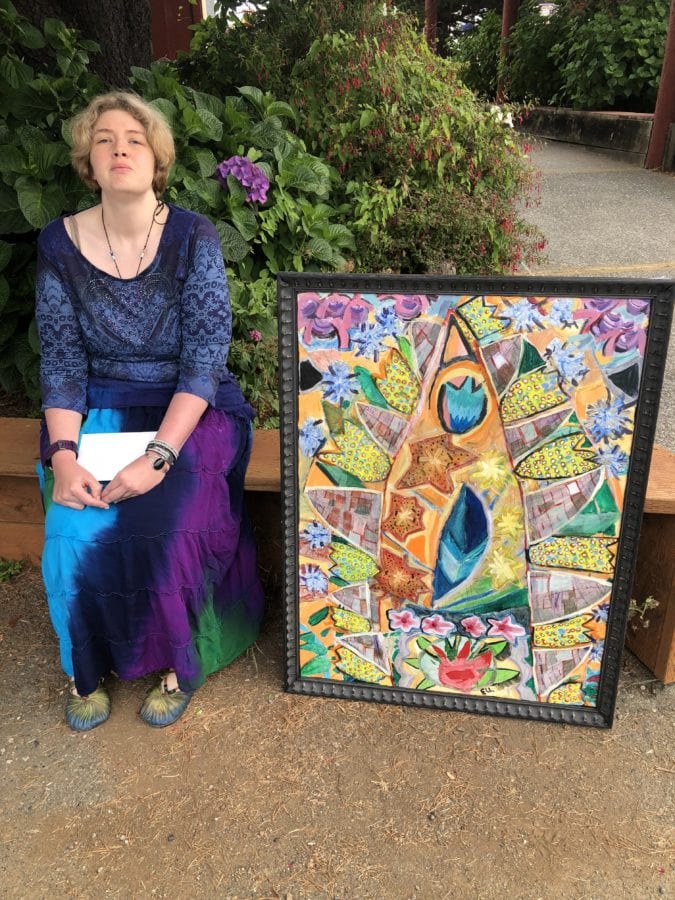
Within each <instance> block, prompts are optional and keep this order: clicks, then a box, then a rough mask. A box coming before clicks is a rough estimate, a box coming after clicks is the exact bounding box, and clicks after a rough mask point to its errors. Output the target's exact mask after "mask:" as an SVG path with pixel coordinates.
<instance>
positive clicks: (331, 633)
mask: <svg viewBox="0 0 675 900" xmlns="http://www.w3.org/2000/svg"><path fill="white" fill-rule="evenodd" d="M278 293H279V323H280V326H279V329H280V352H281V407H282V480H283V515H284V520H285V535H284V554H285V604H286V607H285V608H286V653H287V684H286V686H287V689H288V690H290V691H294V692H299V693H305V694H313V695H323V696H330V697H342V698H353V699H365V700H377V701H381V702H388V703H403V704H410V705H413V706H422V707H431V708H446V709H456V710H466V711H473V712H481V713H491V714H496V715H506V716H522V717H526V718H532V719H543V720H548V721H558V722H569V723H578V724H585V725H596V726H609V725H611V723H612V717H613V711H614V704H615V699H616V690H617V682H618V676H619V665H620V658H621V652H622V647H623V640H624V633H625V628H626V622H627V616H628V604H629V598H630V590H631V584H632V577H633V571H634V566H635V557H636V550H637V542H638V536H639V530H640V521H641V516H642V508H643V502H644V494H645V490H646V483H647V476H648V470H649V460H650V453H651V447H652V442H653V435H654V429H655V424H656V413H657V408H658V401H659V394H660V389H661V384H662V380H663V372H664V364H665V357H666V350H667V344H668V337H669V331H670V319H671V315H672V302H673V285H672V284H670V283H666V282H637V281H604V282H599V281H592V280H591V281H589V280H578V279H572V280H566V281H560V280H550V279H535V278H513V279H507V278H501V279H487V278H431V277H417V276H396V277H384V276H382V277H376V276H368V275H352V276H349V275H344V276H336V275H325V274H306V273H305V274H282V275H280V276H279V287H278Z"/></svg>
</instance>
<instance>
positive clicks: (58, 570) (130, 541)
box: [39, 406, 263, 694]
mask: <svg viewBox="0 0 675 900" xmlns="http://www.w3.org/2000/svg"><path fill="white" fill-rule="evenodd" d="M164 412H165V408H162V407H160V406H130V407H127V408H121V409H107V408H106V409H103V408H94V409H90V410H89V413H88V415H87V417H86V418H85V420H84V422H83V424H82V433H86V432H97V433H100V432H115V431H155V430H157V428H158V427H159V424H160V422H161V419H162V417H163V415H164ZM43 440H44V436H43ZM250 448H251V425H250V421H249V420H248V419H247V418H246V417H240V416H234V415H230V414H229V413H226V412H223V411H222V410H218V409H214V408H212V407H209V409H208V410H207V411H206V412H205V414H204V415H203V417H202V418H201V420H200V422H199V423H198V425H197V427H196V428H195V429H194V431H193V433H192V435H191V436H190V438H189V439H188V441H187V442H186V444H185V446H184V447H183V449H182V451H181V454H180V458H179V460H178V463H177V464H176V465H175V466H174V467H173V468H172V469H171V470H170V471H169V472H168V474H167V475H166V477H165V478H164V479H163V481H162V482H161V484H159V485H158V486H157V487H156V488H154V489H153V490H151V491H149V492H148V493H146V494H143V495H142V496H139V497H134V498H131V499H129V500H125V501H122V502H120V503H118V504H116V505H111V506H110V508H109V509H95V508H94V507H85V509H83V510H74V509H70V508H68V507H65V506H60V505H59V504H57V503H53V502H52V500H51V495H52V487H53V476H52V473H51V470H49V469H47V470H44V471H42V468H41V467H39V474H40V475H41V483H42V488H43V499H44V503H45V509H46V517H45V545H44V551H43V556H42V570H43V577H44V583H45V588H46V593H47V599H48V602H49V611H50V615H51V619H52V623H53V625H54V628H55V630H56V633H57V636H58V639H59V643H60V650H61V663H62V666H63V670H64V672H65V673H66V674H67V675H69V676H73V677H74V678H75V684H76V687H77V690H78V692H79V693H80V694H88V693H90V692H91V691H93V690H94V689H95V688H96V686H97V684H98V682H99V680H100V678H101V677H103V676H104V675H106V674H107V673H109V672H114V673H116V674H117V675H118V676H119V677H120V678H123V679H134V678H139V677H141V676H143V675H146V674H148V673H151V672H155V671H158V670H161V669H168V668H172V669H175V670H176V673H177V676H178V682H179V685H180V687H181V689H182V690H185V691H188V690H189V691H192V690H195V689H196V688H198V687H199V686H200V685H201V684H203V682H204V680H205V679H206V677H207V676H208V675H209V674H211V673H212V672H215V671H217V670H218V669H221V668H222V667H223V666H226V665H228V663H230V662H232V660H234V659H235V658H236V657H237V656H239V655H240V654H241V653H242V652H243V651H244V650H245V649H246V648H247V647H248V646H250V644H251V643H252V642H253V641H254V640H255V638H256V636H257V634H258V628H259V624H260V619H261V616H262V610H263V591H262V586H261V583H260V580H259V577H258V572H257V566H256V550H255V543H254V538H253V533H252V529H251V526H250V524H249V522H248V519H247V516H246V514H245V510H244V474H245V472H246V466H247V464H248V459H249V455H250Z"/></svg>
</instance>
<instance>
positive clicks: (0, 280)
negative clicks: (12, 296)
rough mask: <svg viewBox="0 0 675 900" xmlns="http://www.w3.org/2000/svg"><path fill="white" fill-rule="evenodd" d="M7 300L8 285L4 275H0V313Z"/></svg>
mask: <svg viewBox="0 0 675 900" xmlns="http://www.w3.org/2000/svg"><path fill="white" fill-rule="evenodd" d="M8 299H9V284H8V283H7V279H6V278H5V276H4V275H0V312H2V310H3V309H4V307H5V303H7V300H8Z"/></svg>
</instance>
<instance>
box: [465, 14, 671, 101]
mask: <svg viewBox="0 0 675 900" xmlns="http://www.w3.org/2000/svg"><path fill="white" fill-rule="evenodd" d="M668 8H669V4H668V2H667V0H644V2H642V3H638V2H637V0H634V2H625V3H616V2H612V0H560V2H559V4H558V7H557V9H556V11H555V12H554V13H553V15H551V16H550V17H548V18H546V17H543V16H541V15H540V14H539V4H538V3H537V2H536V0H528V2H526V3H524V4H523V5H522V6H521V8H520V13H519V17H518V21H517V22H516V25H515V27H514V29H513V32H512V34H511V38H510V44H509V46H510V60H509V61H508V63H507V64H506V65H505V66H503V64H502V63H501V61H500V59H499V48H500V42H501V31H500V23H499V18H498V16H496V15H495V14H494V13H487V14H486V15H485V16H484V18H483V19H482V21H481V22H480V24H479V25H478V26H477V28H475V29H474V30H473V31H471V32H469V33H468V34H467V35H464V36H461V37H460V38H459V39H454V40H453V41H452V43H451V46H450V51H451V53H452V54H453V55H454V57H455V58H456V59H457V60H458V62H459V63H460V72H461V75H462V78H463V79H464V80H465V82H466V83H467V84H468V85H469V87H471V88H473V89H474V90H476V91H478V92H479V93H480V94H481V95H482V96H485V97H494V95H495V91H496V86H497V77H498V74H499V72H500V70H501V69H502V66H503V72H502V74H503V76H504V87H505V91H506V93H507V95H508V97H509V99H510V100H511V101H513V102H519V101H535V102H539V103H543V104H553V105H558V106H571V107H572V108H574V109H622V110H634V111H642V112H652V111H653V109H654V104H655V102H656V94H657V90H658V83H659V77H660V73H661V67H662V65H663V54H664V49H665V40H666V30H667V22H668Z"/></svg>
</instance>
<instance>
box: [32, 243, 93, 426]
mask: <svg viewBox="0 0 675 900" xmlns="http://www.w3.org/2000/svg"><path fill="white" fill-rule="evenodd" d="M35 290H36V302H35V319H36V324H37V330H38V337H39V339H40V352H41V357H40V386H41V392H42V409H43V410H44V409H50V408H57V409H69V410H72V411H73V412H78V413H82V415H85V414H86V412H87V380H88V375H89V364H88V360H87V353H86V350H85V348H84V343H83V341H82V332H81V330H80V324H79V322H78V320H77V316H76V314H75V310H74V309H73V304H72V302H71V299H70V297H69V295H68V291H67V289H66V285H65V284H64V283H63V280H62V278H61V276H60V274H59V273H58V271H57V270H56V269H55V267H53V266H52V265H51V264H50V263H49V261H48V260H47V259H46V257H45V255H44V253H43V252H42V250H41V248H40V245H39V244H38V264H37V274H36V284H35Z"/></svg>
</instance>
